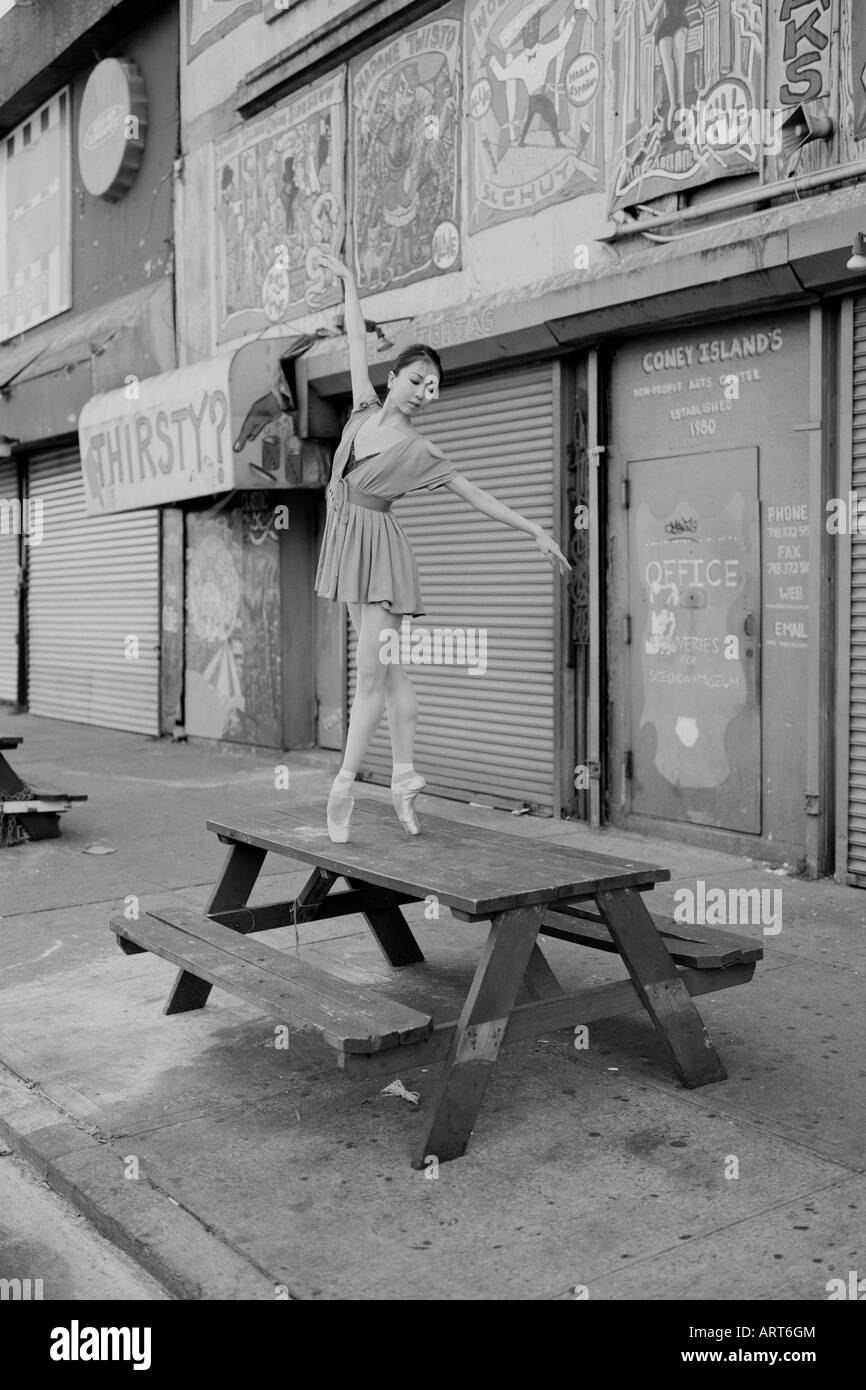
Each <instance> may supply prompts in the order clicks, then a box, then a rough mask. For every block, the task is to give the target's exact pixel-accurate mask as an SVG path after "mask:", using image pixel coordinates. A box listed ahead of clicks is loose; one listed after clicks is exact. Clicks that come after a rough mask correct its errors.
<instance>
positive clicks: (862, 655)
mask: <svg viewBox="0 0 866 1390" xmlns="http://www.w3.org/2000/svg"><path fill="white" fill-rule="evenodd" d="M853 370H854V383H853V407H854V408H853V420H852V444H853V447H852V450H851V489H852V491H853V492H855V493H856V494H857V496H858V497H859V498H866V298H859V299H857V300H855V303H854V368H853ZM846 500H847V499H846ZM848 745H849V746H848V873H849V874H850V875H852V876H853V881H854V883H856V884H858V885H860V886H866V536H862V535H860V534H859V533H855V534H853V535H852V536H851V671H850V715H849V725H848Z"/></svg>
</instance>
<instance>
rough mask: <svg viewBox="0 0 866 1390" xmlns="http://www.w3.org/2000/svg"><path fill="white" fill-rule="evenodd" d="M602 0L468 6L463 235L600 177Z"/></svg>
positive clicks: (507, 0)
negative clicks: (466, 209)
mask: <svg viewBox="0 0 866 1390" xmlns="http://www.w3.org/2000/svg"><path fill="white" fill-rule="evenodd" d="M602 21H603V0H504V3H500V4H497V5H492V4H490V3H489V0H469V3H468V4H467V7H466V52H467V70H468V74H469V77H468V83H467V85H468V88H469V101H468V131H467V138H468V140H469V170H470V213H469V231H470V234H471V233H472V232H478V231H481V230H482V229H483V228H485V227H489V226H491V225H494V224H495V223H497V222H504V221H507V220H508V219H509V218H512V217H525V216H526V215H527V214H531V213H535V212H538V211H540V209H541V208H544V207H547V206H549V205H550V204H551V203H556V202H560V201H562V200H563V199H566V198H574V197H576V196H577V195H579V194H581V193H587V192H591V191H592V190H594V189H596V188H598V187H600V186H601V183H602V180H603V160H602V155H603V148H604V124H603V111H602V100H603V87H602V53H603V43H602Z"/></svg>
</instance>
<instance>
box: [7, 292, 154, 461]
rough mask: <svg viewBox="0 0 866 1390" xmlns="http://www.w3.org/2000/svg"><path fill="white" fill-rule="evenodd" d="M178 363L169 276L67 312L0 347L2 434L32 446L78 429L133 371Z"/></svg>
mask: <svg viewBox="0 0 866 1390" xmlns="http://www.w3.org/2000/svg"><path fill="white" fill-rule="evenodd" d="M176 361H177V358H176V356H175V347H174V330H173V326H172V306H171V281H170V280H169V279H168V278H167V277H166V276H161V277H160V278H159V279H158V280H157V281H155V283H153V284H151V285H145V286H143V287H142V288H140V289H138V290H133V291H132V292H131V293H129V294H126V295H122V296H120V297H119V298H117V299H111V300H109V301H108V302H107V303H105V304H99V305H96V306H94V307H93V308H90V309H79V310H76V311H74V312H70V313H65V314H60V315H58V317H57V318H55V319H51V320H49V321H48V322H47V323H44V324H41V325H40V326H39V327H38V328H34V329H31V330H30V331H28V332H27V333H24V334H21V335H20V336H19V337H18V338H14V339H12V340H11V341H10V342H8V343H5V344H4V345H3V346H2V347H0V393H2V395H0V432H2V433H3V434H7V435H10V436H11V437H12V438H14V439H19V440H21V441H22V442H23V443H25V444H37V443H39V442H41V441H42V440H47V439H53V438H56V437H58V436H62V435H69V434H74V432H75V427H76V424H77V422H78V414H79V411H80V410H81V408H82V406H83V405H84V403H85V401H87V400H88V399H89V397H91V396H92V395H93V394H94V393H95V392H97V391H104V390H107V389H108V388H109V387H112V386H116V385H117V384H118V382H121V381H123V380H124V379H125V378H126V377H127V376H128V375H129V374H131V373H136V374H137V375H138V376H139V377H144V376H151V375H153V374H154V373H156V372H164V371H168V370H169V369H170V368H171V367H173V366H174V365H175V363H176Z"/></svg>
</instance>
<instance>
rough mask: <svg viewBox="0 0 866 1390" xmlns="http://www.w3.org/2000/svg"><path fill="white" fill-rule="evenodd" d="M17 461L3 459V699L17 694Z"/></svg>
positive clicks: (0, 659) (0, 469)
mask: <svg viewBox="0 0 866 1390" xmlns="http://www.w3.org/2000/svg"><path fill="white" fill-rule="evenodd" d="M19 529H20V510H19V507H18V465H17V463H0V700H17V698H18V545H19V534H18V533H19Z"/></svg>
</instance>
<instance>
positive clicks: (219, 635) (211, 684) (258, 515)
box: [185, 492, 282, 748]
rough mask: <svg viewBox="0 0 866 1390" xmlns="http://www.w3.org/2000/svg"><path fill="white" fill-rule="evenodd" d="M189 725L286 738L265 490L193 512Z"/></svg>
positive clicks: (275, 553)
mask: <svg viewBox="0 0 866 1390" xmlns="http://www.w3.org/2000/svg"><path fill="white" fill-rule="evenodd" d="M187 537H188V545H187V576H186V609H187V639H186V712H185V715H186V718H185V724H186V730H187V733H189V734H193V735H197V736H199V737H201V738H219V739H226V740H228V741H231V742H235V743H252V744H258V745H259V746H263V747H270V748H277V747H279V746H280V745H281V742H282V696H281V648H280V568H279V533H278V532H277V531H276V529H275V527H274V507H273V505H272V504H271V505H269V504H268V495H267V494H266V493H258V492H249V493H243V494H241V495H240V500H239V504H238V506H236V507H232V508H230V509H228V508H227V509H226V510H224V511H223V512H221V513H220V514H219V515H217V516H209V515H203V514H196V513H191V514H190V515H189V516H188V517H187Z"/></svg>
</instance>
